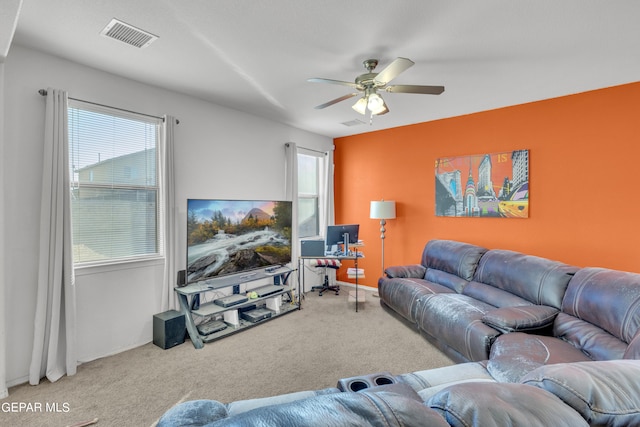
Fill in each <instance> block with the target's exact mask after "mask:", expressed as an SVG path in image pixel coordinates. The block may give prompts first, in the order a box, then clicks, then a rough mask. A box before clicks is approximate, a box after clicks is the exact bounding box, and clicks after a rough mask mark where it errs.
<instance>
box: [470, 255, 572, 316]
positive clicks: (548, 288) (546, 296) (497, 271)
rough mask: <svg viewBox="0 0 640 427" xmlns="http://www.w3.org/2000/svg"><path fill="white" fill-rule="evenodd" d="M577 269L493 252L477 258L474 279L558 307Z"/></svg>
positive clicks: (533, 258)
mask: <svg viewBox="0 0 640 427" xmlns="http://www.w3.org/2000/svg"><path fill="white" fill-rule="evenodd" d="M577 270H578V267H573V266H570V265H567V264H563V263H561V262H557V261H552V260H549V259H546V258H540V257H536V256H533V255H525V254H521V253H518V252H513V251H507V250H502V249H493V250H490V251H488V252H487V253H485V254H484V255H483V256H482V258H481V259H480V262H479V263H478V268H477V269H476V272H475V275H474V277H473V280H474V281H476V282H481V283H486V284H488V285H491V286H493V287H495V288H498V289H502V290H504V291H507V292H510V293H512V294H514V295H517V296H519V297H522V298H524V299H526V300H527V301H529V302H531V303H533V304H540V305H549V306H551V307H556V308H560V305H561V304H562V297H563V295H564V292H565V290H566V288H567V284H568V283H569V280H570V279H571V277H572V276H573V274H574V273H575V272H576V271H577Z"/></svg>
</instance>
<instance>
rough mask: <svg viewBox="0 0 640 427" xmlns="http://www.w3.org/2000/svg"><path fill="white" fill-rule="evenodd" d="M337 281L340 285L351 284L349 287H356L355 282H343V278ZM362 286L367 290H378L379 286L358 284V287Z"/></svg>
mask: <svg viewBox="0 0 640 427" xmlns="http://www.w3.org/2000/svg"><path fill="white" fill-rule="evenodd" d="M336 283H337V284H338V285H340V286H349V287H351V288H354V289H355V287H356V284H355V283H351V282H343V281H342V280H336ZM361 288H362V289H364V290H365V291H370V292H378V288H373V287H371V286H365V285H361V284H358V289H361Z"/></svg>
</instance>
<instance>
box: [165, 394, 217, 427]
mask: <svg viewBox="0 0 640 427" xmlns="http://www.w3.org/2000/svg"><path fill="white" fill-rule="evenodd" d="M227 416H228V413H227V408H226V407H225V405H224V404H222V403H220V402H217V401H215V400H189V401H187V402H183V403H180V404H178V405H176V406H174V407H173V408H171V409H169V410H168V411H167V412H165V413H164V414H163V415H162V417H160V419H159V420H158V424H157V427H177V426H181V427H197V426H204V425H208V424H210V423H212V422H214V421H217V420H221V419H225V418H226V417H227Z"/></svg>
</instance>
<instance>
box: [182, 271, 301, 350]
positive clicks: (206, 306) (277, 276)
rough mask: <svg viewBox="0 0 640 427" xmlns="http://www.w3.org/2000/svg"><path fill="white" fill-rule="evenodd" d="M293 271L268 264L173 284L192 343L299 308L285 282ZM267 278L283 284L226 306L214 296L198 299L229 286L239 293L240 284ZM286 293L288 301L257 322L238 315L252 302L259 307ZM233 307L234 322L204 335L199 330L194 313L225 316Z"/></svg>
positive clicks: (201, 341) (203, 316) (201, 345)
mask: <svg viewBox="0 0 640 427" xmlns="http://www.w3.org/2000/svg"><path fill="white" fill-rule="evenodd" d="M293 271H294V270H293V269H291V268H289V267H280V268H277V269H273V268H269V269H264V270H258V271H255V272H252V273H250V274H244V275H241V276H228V277H220V278H212V279H208V280H203V281H200V282H196V283H192V284H190V285H187V286H184V287H182V288H175V291H176V293H177V294H178V301H179V302H180V310H181V311H182V313H183V314H184V317H185V323H186V327H187V332H188V333H189V337H190V338H191V342H192V343H193V346H194V347H195V348H197V349H200V348H202V347H204V344H205V343H207V342H211V341H215V340H217V339H220V338H224V337H226V336H228V335H231V334H234V333H236V332H240V331H242V330H244V329H247V328H250V327H253V326H256V325H260V324H261V323H262V322H265V321H267V320H271V319H275V318H276V317H279V316H281V315H283V314H287V313H291V312H292V311H294V310H299V309H300V306H299V304H297V303H296V302H295V297H294V295H293V293H292V292H291V289H292V288H290V287H289V286H288V285H287V280H288V279H289V276H290V275H291V273H292V272H293ZM268 278H271V279H272V280H273V284H274V285H276V286H278V287H282V289H281V290H279V289H278V290H277V291H276V292H274V293H271V294H269V295H266V296H263V297H260V296H258V297H257V298H249V299H248V300H247V301H245V302H243V303H240V304H237V305H233V306H229V307H222V306H220V305H217V304H215V303H214V302H213V300H212V301H208V302H205V303H203V302H201V299H202V298H201V295H202V294H205V293H206V292H211V291H214V290H217V289H224V288H232V289H233V291H232V293H234V294H238V293H240V285H242V284H246V283H250V282H255V281H257V280H261V279H268ZM248 291H249V292H251V291H252V289H248ZM287 295H288V296H289V301H287V302H282V303H281V304H280V305H279V306H278V307H276V308H277V310H272V311H273V312H272V313H270V317H266V318H264V319H261V320H259V321H256V322H251V321H249V320H245V319H242V318H240V315H239V312H240V311H242V310H243V309H245V310H246V309H248V308H251V307H252V306H256V307H262V306H264V305H265V304H267V300H270V299H272V298H277V297H279V296H287ZM280 299H281V298H280ZM274 301H275V302H277V301H278V299H274V300H271V303H274ZM234 310H235V312H236V313H235V315H233V316H232V317H234V320H235V321H236V322H234V323H233V324H232V323H229V322H227V327H226V328H225V329H222V330H220V331H216V332H213V333H211V334H207V335H201V334H200V332H199V331H198V328H197V326H196V324H195V321H194V316H196V317H202V318H206V317H209V318H211V319H214V318H218V317H220V316H225V313H227V314H232V312H233V311H234Z"/></svg>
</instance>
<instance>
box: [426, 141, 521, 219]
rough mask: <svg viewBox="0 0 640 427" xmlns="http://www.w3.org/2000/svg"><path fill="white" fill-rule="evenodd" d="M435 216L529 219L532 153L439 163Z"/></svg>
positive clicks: (497, 154) (449, 160)
mask: <svg viewBox="0 0 640 427" xmlns="http://www.w3.org/2000/svg"><path fill="white" fill-rule="evenodd" d="M436 216H449V217H495V218H528V217H529V150H516V151H507V152H504V153H493V154H478V155H472V156H461V157H444V158H440V159H436Z"/></svg>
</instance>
